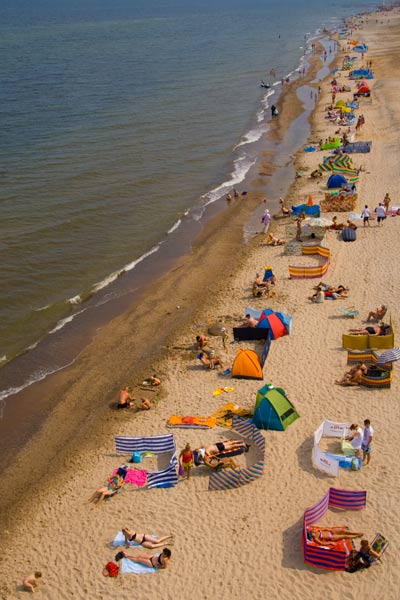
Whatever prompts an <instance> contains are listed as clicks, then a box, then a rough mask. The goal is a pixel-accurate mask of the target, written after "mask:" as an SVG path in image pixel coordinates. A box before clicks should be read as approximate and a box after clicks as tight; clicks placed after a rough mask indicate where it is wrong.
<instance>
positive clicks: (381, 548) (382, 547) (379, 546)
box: [371, 533, 389, 562]
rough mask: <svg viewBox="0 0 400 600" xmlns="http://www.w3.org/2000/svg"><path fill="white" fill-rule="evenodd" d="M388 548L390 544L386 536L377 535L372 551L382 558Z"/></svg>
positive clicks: (373, 541)
mask: <svg viewBox="0 0 400 600" xmlns="http://www.w3.org/2000/svg"><path fill="white" fill-rule="evenodd" d="M388 546H389V542H388V540H387V539H386V538H385V536H384V535H382V533H377V534H376V536H375V537H374V539H373V540H372V544H371V548H372V550H374V551H375V552H377V553H378V554H380V556H381V557H382V554H383V553H384V552H385V551H386V549H387V547H388ZM376 560H380V558H379V559H376ZM374 562H375V560H374Z"/></svg>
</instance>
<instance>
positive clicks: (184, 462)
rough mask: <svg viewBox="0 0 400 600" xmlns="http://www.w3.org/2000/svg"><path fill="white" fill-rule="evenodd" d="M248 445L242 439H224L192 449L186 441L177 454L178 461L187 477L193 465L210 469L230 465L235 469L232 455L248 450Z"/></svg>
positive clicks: (235, 465)
mask: <svg viewBox="0 0 400 600" xmlns="http://www.w3.org/2000/svg"><path fill="white" fill-rule="evenodd" d="M249 447H250V446H249V445H248V444H246V442H244V441H242V440H224V441H223V442H217V443H216V444H209V445H208V446H203V447H201V448H195V449H193V450H192V449H191V447H190V444H189V443H187V444H186V446H185V447H184V448H183V450H182V451H181V453H180V454H179V463H180V465H181V467H182V469H183V470H184V473H185V474H186V478H187V479H190V471H191V469H192V468H193V467H200V466H202V465H205V466H207V467H210V468H211V469H220V468H222V467H224V466H230V467H231V468H232V469H235V468H237V464H236V463H235V461H234V460H233V458H232V457H233V456H238V455H240V454H243V453H244V452H248V450H249Z"/></svg>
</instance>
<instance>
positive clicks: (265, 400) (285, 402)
mask: <svg viewBox="0 0 400 600" xmlns="http://www.w3.org/2000/svg"><path fill="white" fill-rule="evenodd" d="M298 418H299V415H298V413H297V412H296V409H295V408H294V406H293V404H292V403H291V402H290V400H289V398H288V397H287V396H286V394H285V392H284V390H282V388H274V387H273V386H272V385H271V384H270V383H267V384H266V385H264V386H263V387H262V388H260V389H259V390H258V392H257V397H256V405H255V408H254V416H253V423H254V425H255V426H256V427H258V429H273V430H275V431H285V430H286V428H287V427H288V426H289V425H291V423H293V422H294V421H295V420H296V419H298Z"/></svg>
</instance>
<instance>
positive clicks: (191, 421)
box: [167, 415, 216, 429]
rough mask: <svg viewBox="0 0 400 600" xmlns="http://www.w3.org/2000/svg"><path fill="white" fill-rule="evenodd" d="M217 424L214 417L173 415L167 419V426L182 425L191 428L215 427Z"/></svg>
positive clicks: (181, 426)
mask: <svg viewBox="0 0 400 600" xmlns="http://www.w3.org/2000/svg"><path fill="white" fill-rule="evenodd" d="M215 425H216V420H215V418H214V417H200V416H194V417H191V416H186V417H182V416H180V415H172V416H171V417H170V418H169V419H168V421H167V427H180V428H183V429H185V428H191V429H213V428H214V427H215Z"/></svg>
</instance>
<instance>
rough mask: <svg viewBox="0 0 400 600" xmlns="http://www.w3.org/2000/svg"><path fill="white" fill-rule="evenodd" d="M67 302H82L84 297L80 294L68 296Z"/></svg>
mask: <svg viewBox="0 0 400 600" xmlns="http://www.w3.org/2000/svg"><path fill="white" fill-rule="evenodd" d="M67 302H69V303H70V304H80V303H81V302H82V298H81V297H80V295H79V294H78V295H77V296H73V297H72V298H68V300H67Z"/></svg>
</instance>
